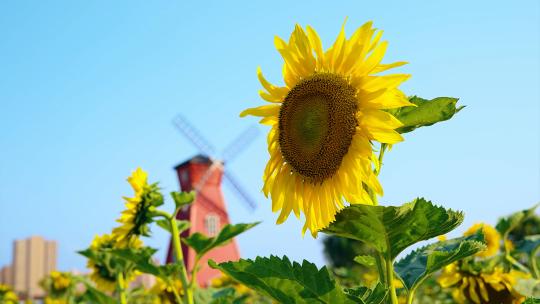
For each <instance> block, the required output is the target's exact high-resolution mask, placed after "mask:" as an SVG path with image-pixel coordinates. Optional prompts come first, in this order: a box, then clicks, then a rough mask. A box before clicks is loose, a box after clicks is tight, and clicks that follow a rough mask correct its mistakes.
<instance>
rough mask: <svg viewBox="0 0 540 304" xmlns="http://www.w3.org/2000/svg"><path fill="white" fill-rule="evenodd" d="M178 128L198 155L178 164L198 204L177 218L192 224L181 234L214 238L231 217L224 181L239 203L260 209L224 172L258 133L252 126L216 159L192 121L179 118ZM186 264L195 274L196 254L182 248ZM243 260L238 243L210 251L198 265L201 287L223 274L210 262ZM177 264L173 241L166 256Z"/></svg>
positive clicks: (182, 183)
mask: <svg viewBox="0 0 540 304" xmlns="http://www.w3.org/2000/svg"><path fill="white" fill-rule="evenodd" d="M173 124H174V125H175V127H176V128H177V129H178V130H179V131H180V133H182V134H183V135H184V137H186V138H187V139H188V140H189V141H190V142H191V143H192V144H193V145H194V146H195V148H197V150H198V151H199V154H198V155H196V156H194V157H192V158H190V159H188V160H187V161H185V162H183V163H181V164H179V165H178V166H176V167H175V168H174V169H175V170H176V173H177V174H178V180H179V182H180V188H181V189H182V191H192V190H193V191H195V192H196V193H197V195H196V198H195V201H194V202H193V203H192V204H191V205H189V206H188V207H186V208H184V209H182V210H181V211H180V212H179V213H178V214H177V219H180V220H187V221H189V222H191V227H190V229H189V230H187V231H184V232H182V234H181V236H182V237H186V236H188V235H189V234H192V233H194V232H200V233H203V234H205V235H209V236H214V235H216V234H217V232H219V231H220V229H221V227H222V226H224V225H226V224H228V223H229V216H228V213H227V208H226V205H225V200H224V198H223V193H222V191H221V181H222V180H224V181H225V183H226V184H227V185H228V186H229V187H230V188H231V189H232V190H233V192H234V193H235V194H237V196H238V197H239V198H240V201H241V202H242V203H243V204H244V206H245V207H246V208H247V209H248V210H249V211H254V210H255V209H256V207H257V205H256V204H255V202H254V200H253V199H252V198H251V196H250V195H249V194H248V192H246V191H245V190H244V189H243V187H242V186H241V185H240V184H239V182H238V180H237V179H236V178H235V177H234V175H233V174H232V173H231V171H230V170H225V163H229V162H231V161H232V160H233V159H234V158H235V157H237V156H238V154H239V153H240V152H241V151H242V150H243V149H244V148H245V147H247V146H248V145H249V144H250V143H251V142H252V141H253V139H254V138H255V137H256V136H257V134H258V129H257V127H255V126H251V127H249V128H248V129H246V130H245V131H244V132H242V133H241V134H240V135H239V136H238V137H237V138H236V139H235V140H233V141H232V142H231V143H230V144H229V145H228V146H227V147H226V148H225V149H224V150H223V151H222V153H221V154H219V155H220V156H221V157H219V158H218V157H216V152H215V151H216V150H215V149H214V147H213V146H212V145H211V144H210V143H209V142H208V141H207V140H205V138H204V137H203V136H202V135H201V134H200V132H198V130H197V129H196V128H195V127H194V126H193V125H191V124H190V123H189V121H188V120H187V119H186V118H185V117H183V116H181V115H178V116H176V117H175V119H174V120H173ZM182 252H183V254H184V262H185V264H186V268H187V270H188V271H191V270H192V267H193V263H194V261H195V253H194V252H193V250H192V249H190V248H189V247H187V246H186V245H184V244H182ZM239 258H240V253H239V251H238V246H237V245H236V241H235V240H233V241H232V242H231V243H229V244H227V245H225V246H223V247H220V248H216V249H214V250H212V251H210V252H209V253H208V254H207V255H206V256H205V258H204V259H203V260H201V261H200V264H199V265H202V267H201V269H200V270H199V272H198V275H197V281H198V283H199V284H200V285H202V286H206V285H207V284H208V283H209V282H210V279H212V278H213V277H216V276H219V275H220V272H219V271H217V270H215V269H212V268H210V267H208V265H207V262H206V261H207V260H208V259H213V260H215V261H217V262H223V261H227V260H237V259H239ZM173 260H174V255H173V246H172V240H171V242H170V243H169V250H168V252H167V263H170V262H172V261H173Z"/></svg>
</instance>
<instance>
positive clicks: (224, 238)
mask: <svg viewBox="0 0 540 304" xmlns="http://www.w3.org/2000/svg"><path fill="white" fill-rule="evenodd" d="M259 223H260V222H255V223H250V224H234V225H231V224H227V225H225V226H224V227H223V229H221V231H220V232H219V233H218V235H217V236H215V237H208V236H205V235H204V234H202V233H199V232H195V233H193V234H191V235H190V236H189V237H187V238H183V239H182V241H183V242H184V243H185V244H186V245H188V246H189V247H191V248H192V249H193V250H195V252H196V253H197V255H199V256H202V255H204V254H205V253H207V252H208V251H210V250H212V249H214V248H216V247H220V246H223V245H225V244H227V243H228V242H230V241H231V240H232V239H233V238H234V237H235V236H237V235H239V234H241V233H243V232H245V231H247V230H249V229H251V228H253V227H255V226H256V225H258V224H259Z"/></svg>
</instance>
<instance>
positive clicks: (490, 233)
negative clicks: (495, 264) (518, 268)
mask: <svg viewBox="0 0 540 304" xmlns="http://www.w3.org/2000/svg"><path fill="white" fill-rule="evenodd" d="M479 229H482V233H483V234H484V239H485V241H486V250H484V251H480V252H478V253H477V254H476V256H479V257H483V258H486V257H491V256H494V255H495V254H497V251H499V247H500V246H501V244H500V243H501V236H500V235H499V232H497V230H496V229H495V228H493V227H492V226H490V225H488V224H485V223H476V224H474V225H472V226H471V227H470V228H469V229H468V230H467V231H465V233H463V235H464V236H469V235H473V234H475V233H476V232H477V231H478V230H479Z"/></svg>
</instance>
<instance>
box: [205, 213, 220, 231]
mask: <svg viewBox="0 0 540 304" xmlns="http://www.w3.org/2000/svg"><path fill="white" fill-rule="evenodd" d="M204 228H205V229H206V233H207V234H208V236H215V235H216V234H217V233H218V229H219V216H217V215H215V214H209V215H207V216H206V218H205V219H204Z"/></svg>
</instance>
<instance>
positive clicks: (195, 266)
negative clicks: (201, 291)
mask: <svg viewBox="0 0 540 304" xmlns="http://www.w3.org/2000/svg"><path fill="white" fill-rule="evenodd" d="M200 259H201V257H200V256H199V255H198V254H197V255H195V261H194V262H193V269H192V270H191V281H190V282H189V288H191V289H193V287H195V284H197V272H198V271H199V269H198V268H199V261H200Z"/></svg>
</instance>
